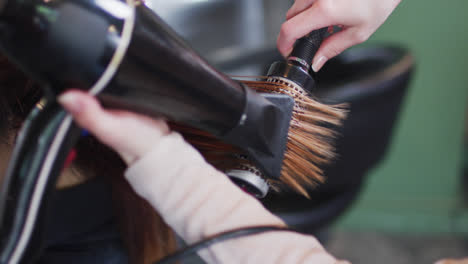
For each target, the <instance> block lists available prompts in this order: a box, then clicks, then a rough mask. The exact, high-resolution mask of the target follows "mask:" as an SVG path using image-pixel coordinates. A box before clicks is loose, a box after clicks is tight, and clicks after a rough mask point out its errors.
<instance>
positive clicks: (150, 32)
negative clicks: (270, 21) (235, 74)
mask: <svg viewBox="0 0 468 264" xmlns="http://www.w3.org/2000/svg"><path fill="white" fill-rule="evenodd" d="M0 48H1V50H2V51H3V53H5V54H6V55H7V56H8V57H9V58H10V60H12V61H13V62H14V63H16V64H17V65H18V66H19V67H20V68H21V69H22V70H24V71H25V72H26V73H27V74H29V76H30V77H32V78H33V79H35V80H36V81H38V82H39V83H41V84H42V85H43V86H44V89H45V97H44V98H43V99H42V100H41V102H40V103H39V104H38V106H37V107H36V109H34V111H32V113H30V115H29V117H28V119H27V120H26V122H25V124H24V126H23V128H22V130H21V131H20V134H19V136H18V140H17V145H16V146H15V149H14V151H13V156H12V159H11V162H10V166H9V167H8V171H7V175H6V176H5V179H4V183H3V186H2V192H1V194H0V226H1V229H0V235H1V237H2V240H1V242H0V243H1V244H0V249H1V252H0V253H1V255H0V263H28V262H29V261H32V260H33V259H34V257H35V256H36V255H38V254H39V252H40V250H41V241H42V240H43V239H42V237H41V236H42V232H43V230H42V228H41V223H42V222H43V221H45V216H46V215H47V206H48V203H47V201H48V195H49V194H50V193H51V192H52V191H53V189H54V187H55V182H56V179H57V177H58V175H59V173H60V171H61V169H62V167H63V163H64V161H65V158H66V156H67V153H68V152H69V151H70V149H71V148H72V147H73V145H74V143H75V142H76V140H77V139H78V138H79V136H80V129H79V128H78V127H77V126H76V125H75V124H74V123H73V121H72V119H71V117H70V116H69V115H67V113H66V112H65V111H64V110H63V109H62V108H61V107H60V105H59V104H58V103H57V102H56V100H55V96H56V95H58V94H59V93H61V92H63V91H64V90H65V89H67V88H72V87H73V88H80V89H84V90H88V91H89V92H90V93H92V94H94V95H97V96H98V98H99V99H100V101H101V102H102V103H103V104H104V105H105V106H109V107H117V108H121V109H128V110H131V111H136V112H140V113H144V114H149V115H154V116H163V117H165V118H167V119H169V120H172V121H175V122H179V123H182V124H186V125H190V126H193V127H196V128H199V129H202V130H204V131H207V132H210V133H212V134H213V135H215V136H217V137H218V138H220V139H222V140H224V141H226V142H228V143H231V144H233V145H235V146H238V147H240V148H242V149H244V150H245V151H246V153H247V154H248V156H249V158H251V159H252V160H253V161H254V163H255V164H256V165H257V166H258V167H259V168H260V169H261V170H262V172H263V173H264V175H265V176H266V177H272V178H275V177H279V172H280V169H281V161H282V159H283V153H284V149H285V144H286V137H287V132H288V128H289V122H290V118H291V113H292V107H293V104H294V101H293V99H292V98H290V97H288V96H285V95H272V94H266V95H264V96H262V95H259V94H257V93H255V92H253V91H252V90H250V89H248V88H247V87H245V86H243V85H241V84H240V83H238V82H236V81H234V80H232V79H230V78H229V77H227V76H225V75H223V74H221V73H220V72H218V71H216V70H215V69H213V68H212V67H211V66H210V65H208V64H207V63H206V62H205V61H204V60H203V59H202V58H201V57H199V56H198V55H197V54H196V53H195V52H194V51H193V50H191V49H190V48H189V47H188V46H187V45H186V44H185V43H184V42H183V41H182V40H181V39H180V38H179V37H178V36H177V35H176V34H175V33H174V32H173V31H172V30H171V29H170V28H169V27H168V26H167V25H166V24H165V23H164V22H163V21H162V20H161V19H160V18H159V17H158V16H156V15H155V14H154V13H153V12H152V11H151V10H150V9H148V8H147V7H145V6H144V5H143V4H141V2H140V1H134V0H126V1H123V0H122V1H119V0H68V1H65V0H63V1H36V0H0ZM33 244H34V246H33V247H32V246H31V245H33Z"/></svg>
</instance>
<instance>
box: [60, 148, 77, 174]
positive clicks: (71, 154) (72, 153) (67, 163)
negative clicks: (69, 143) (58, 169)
mask: <svg viewBox="0 0 468 264" xmlns="http://www.w3.org/2000/svg"><path fill="white" fill-rule="evenodd" d="M75 159H76V150H75V149H72V150H70V152H69V153H68V156H67V159H66V160H65V164H64V166H63V168H64V169H66V168H68V166H70V164H71V163H72V162H73V161H74V160H75Z"/></svg>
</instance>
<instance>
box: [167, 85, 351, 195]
mask: <svg viewBox="0 0 468 264" xmlns="http://www.w3.org/2000/svg"><path fill="white" fill-rule="evenodd" d="M241 81H242V82H243V83H244V84H245V85H247V86H248V87H250V88H252V89H254V90H256V91H257V92H261V93H281V94H287V95H289V96H291V97H292V98H294V101H295V105H294V108H293V116H292V120H291V125H290V128H289V133H288V141H287V146H286V151H285V153H284V159H283V167H282V171H281V177H280V181H279V182H278V181H275V180H271V179H267V181H268V183H269V184H270V187H272V188H273V189H274V190H277V191H279V190H281V189H282V188H281V186H283V185H284V184H286V185H287V186H289V187H290V188H291V189H293V190H294V191H296V192H298V193H301V194H303V195H304V196H306V197H308V189H310V188H311V187H314V186H316V185H317V184H318V183H323V182H324V180H325V178H324V175H323V170H322V169H321V168H322V167H323V166H324V165H326V164H327V163H329V162H330V161H331V160H333V159H334V157H335V149H334V145H333V141H334V138H335V137H336V132H335V131H334V130H333V129H331V128H330V127H336V126H339V125H341V122H342V120H343V119H344V118H345V116H346V110H345V106H344V105H326V104H322V103H320V102H318V101H316V100H314V99H313V98H311V97H310V95H308V94H307V92H305V91H304V90H303V89H302V88H301V87H299V86H297V85H295V84H294V83H291V82H288V81H287V80H283V79H281V78H269V79H268V80H262V81H246V80H241ZM173 128H174V129H175V130H178V131H180V132H181V133H182V134H184V137H185V138H186V140H187V141H189V142H190V143H191V144H192V145H194V146H195V147H196V148H197V149H198V150H199V151H200V152H201V153H202V154H203V155H204V156H205V158H206V159H207V160H208V162H210V163H211V164H212V165H213V166H215V167H216V168H218V169H219V170H222V171H226V170H228V169H234V168H239V167H241V166H242V165H241V164H242V163H245V162H247V161H246V160H244V159H239V155H242V154H243V152H242V150H240V149H238V148H236V147H234V146H232V145H229V144H226V143H223V142H220V141H219V140H217V139H216V138H214V137H213V136H212V135H210V134H208V133H206V132H202V131H200V130H196V129H193V128H189V127H183V126H180V125H177V126H176V127H173ZM281 183H282V184H281Z"/></svg>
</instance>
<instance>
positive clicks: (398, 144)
mask: <svg viewBox="0 0 468 264" xmlns="http://www.w3.org/2000/svg"><path fill="white" fill-rule="evenodd" d="M292 3H293V1H285V0H232V1H231V0H171V1H164V0H152V1H148V0H147V4H148V5H149V6H150V7H151V8H153V9H154V10H155V11H156V13H158V14H159V15H160V16H162V17H163V18H164V19H165V20H166V21H167V22H168V23H169V24H170V25H171V26H172V27H173V28H174V29H176V31H177V32H178V33H179V34H181V35H182V36H183V37H184V38H185V39H186V40H187V41H188V42H189V43H190V44H191V45H192V47H193V48H195V50H197V51H199V52H200V53H201V54H202V56H203V57H205V58H206V59H207V60H208V61H209V62H211V63H212V64H213V65H215V66H216V67H217V68H218V69H220V70H222V71H224V72H226V73H229V74H236V75H249V76H251V75H258V74H264V73H265V71H266V70H267V67H268V65H269V63H271V62H272V61H274V60H276V59H279V57H278V54H276V53H275V45H276V36H277V34H278V31H279V29H280V26H281V23H282V22H283V21H284V17H285V14H286V11H287V10H288V8H289V7H290V6H291V5H292ZM467 10H468V2H467V1H464V0H452V1H449V2H447V1H436V0H426V1H402V3H401V4H400V5H399V7H398V8H397V9H396V10H395V12H394V13H393V14H392V15H391V17H390V18H389V19H388V20H387V22H386V23H385V24H384V25H383V26H382V27H381V28H380V29H379V30H378V31H377V32H376V33H375V34H374V35H373V36H372V38H371V39H370V40H369V41H368V42H367V43H366V44H365V45H362V48H363V49H364V50H365V48H366V47H367V46H372V45H374V46H379V45H381V46H385V45H388V44H392V45H396V46H398V47H400V48H401V49H404V50H405V51H406V52H407V53H408V54H410V55H411V56H412V58H414V64H413V65H412V70H411V72H412V75H411V78H410V79H409V83H408V84H407V86H408V87H407V88H406V90H405V92H404V94H403V95H404V96H401V102H400V104H399V105H398V108H397V110H395V111H396V112H397V113H396V114H397V115H396V116H395V117H394V118H395V120H394V122H393V121H392V125H391V127H389V128H388V129H387V130H391V131H388V139H387V141H388V142H383V143H382V144H386V145H385V151H384V152H383V153H379V155H381V157H379V159H378V160H375V162H373V163H372V164H369V166H368V167H366V169H365V170H363V171H362V172H360V173H361V174H363V176H362V177H359V188H356V190H359V192H358V195H356V196H355V197H353V198H352V199H351V198H350V200H352V202H351V203H350V204H347V205H346V206H345V207H344V208H342V210H341V211H340V213H339V214H336V215H335V216H334V217H333V219H331V220H330V221H329V222H330V225H326V226H325V227H322V226H321V230H326V232H320V237H321V238H322V241H323V242H324V243H325V245H326V247H327V248H328V249H329V250H330V251H331V252H332V253H334V254H335V255H336V256H338V257H340V258H344V259H349V260H351V261H352V262H353V263H433V262H434V261H436V260H437V259H439V258H442V257H454V258H457V257H458V258H459V257H463V256H468V242H467V241H468V240H467V238H468V121H467V119H468V118H467V115H468V51H467V50H466V48H467V47H468V21H467V20H466V11H467ZM348 67H350V66H348ZM330 71H331V72H329V73H330V74H331V75H332V76H333V71H332V70H330ZM336 76H337V77H336V78H339V76H340V75H338V74H337V75H336ZM369 100H372V98H371V99H369ZM384 102H385V100H383V101H382V103H384ZM379 104H380V103H379ZM375 107H378V106H375ZM366 111H368V112H370V113H373V114H374V118H377V120H378V118H379V116H378V112H377V111H378V108H375V109H374V110H373V108H368V109H367V110H366ZM359 117H360V116H357V115H356V116H355V118H357V119H359ZM360 121H361V123H362V124H366V122H367V123H369V122H373V121H370V120H369V121H367V119H365V118H361V119H360ZM363 126H365V125H363ZM357 129H359V128H357ZM355 131H356V134H359V133H360V131H359V130H355ZM346 133H347V132H346ZM346 133H345V135H346ZM355 136H356V135H355ZM345 138H352V139H353V140H354V137H352V136H349V137H345ZM356 138H357V139H359V137H358V135H357V137H356ZM361 140H363V139H362V138H361ZM354 143H355V144H358V146H359V144H365V143H362V142H360V141H355V142H354ZM373 144H376V143H373ZM354 155H356V156H359V155H360V152H359V149H357V150H355V153H354ZM343 157H344V156H343ZM352 162H354V161H352ZM334 177H335V181H338V182H339V180H340V179H336V177H339V176H334ZM343 177H345V176H343ZM361 183H362V184H361ZM343 185H344V184H343ZM357 185H358V184H356V186H357ZM330 230H331V231H330ZM315 231H316V230H314V232H315Z"/></svg>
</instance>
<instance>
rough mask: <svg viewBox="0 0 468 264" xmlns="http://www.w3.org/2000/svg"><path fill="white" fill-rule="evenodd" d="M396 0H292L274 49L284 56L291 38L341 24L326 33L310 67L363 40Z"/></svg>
mask: <svg viewBox="0 0 468 264" xmlns="http://www.w3.org/2000/svg"><path fill="white" fill-rule="evenodd" d="M399 2H400V0H296V1H295V3H294V5H293V6H292V7H291V9H289V11H288V13H287V14H286V22H284V23H283V25H282V26H281V31H280V34H279V37H278V43H277V44H278V50H279V51H280V52H281V54H283V56H285V57H286V56H287V55H288V54H289V53H291V50H292V47H293V45H294V42H295V41H296V40H297V39H299V38H301V37H303V36H305V35H306V34H308V33H310V32H311V31H313V30H317V29H320V28H324V27H329V26H340V27H342V28H343V30H341V31H340V32H338V33H335V34H333V35H331V36H330V37H328V38H327V39H326V40H325V41H324V42H323V43H322V45H321V46H320V48H319V50H318V51H317V54H316V55H315V57H314V59H313V63H312V68H313V70H314V71H318V70H320V68H322V66H323V64H325V62H326V61H327V60H329V59H331V58H333V57H335V56H336V55H338V54H340V53H341V52H343V51H344V50H345V49H347V48H349V47H351V46H353V45H356V44H359V43H362V42H364V41H366V40H367V39H368V38H369V37H370V36H371V35H372V34H373V33H374V32H375V31H376V30H377V28H378V27H380V25H382V23H383V22H384V21H385V20H386V19H387V17H388V16H389V15H390V14H391V13H392V11H393V10H394V9H395V7H396V6H397V5H398V3H399Z"/></svg>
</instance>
